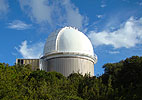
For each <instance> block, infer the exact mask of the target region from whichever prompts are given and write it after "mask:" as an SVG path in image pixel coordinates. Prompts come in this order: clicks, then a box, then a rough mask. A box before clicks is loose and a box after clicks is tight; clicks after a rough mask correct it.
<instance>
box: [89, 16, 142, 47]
mask: <svg viewBox="0 0 142 100" xmlns="http://www.w3.org/2000/svg"><path fill="white" fill-rule="evenodd" d="M88 36H89V38H90V39H91V41H92V43H93V45H94V46H99V45H112V46H113V47H114V48H122V47H125V48H130V47H134V46H136V44H142V18H140V19H137V20H136V19H134V18H133V17H131V18H129V19H128V20H127V21H126V22H125V23H124V24H123V25H121V26H120V28H119V29H117V30H114V31H112V32H111V31H105V30H104V31H102V32H95V31H91V32H89V35H88Z"/></svg>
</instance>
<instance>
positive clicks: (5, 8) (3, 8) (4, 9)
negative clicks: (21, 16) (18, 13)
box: [0, 0, 8, 16]
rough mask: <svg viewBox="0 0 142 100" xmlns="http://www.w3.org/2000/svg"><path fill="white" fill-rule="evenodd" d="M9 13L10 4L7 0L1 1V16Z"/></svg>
mask: <svg viewBox="0 0 142 100" xmlns="http://www.w3.org/2000/svg"><path fill="white" fill-rule="evenodd" d="M7 11H8V3H7V2H6V0H0V16H1V15H3V14H6V13H7Z"/></svg>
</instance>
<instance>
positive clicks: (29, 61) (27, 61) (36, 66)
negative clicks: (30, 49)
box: [16, 59, 39, 70]
mask: <svg viewBox="0 0 142 100" xmlns="http://www.w3.org/2000/svg"><path fill="white" fill-rule="evenodd" d="M16 64H21V65H22V64H23V65H28V64H30V65H32V70H36V69H39V59H16Z"/></svg>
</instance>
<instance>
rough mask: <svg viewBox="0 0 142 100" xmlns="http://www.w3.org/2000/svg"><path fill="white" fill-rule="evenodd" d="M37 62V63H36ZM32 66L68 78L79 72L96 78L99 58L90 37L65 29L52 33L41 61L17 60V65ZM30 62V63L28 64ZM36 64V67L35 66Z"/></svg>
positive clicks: (68, 28) (71, 29)
mask: <svg viewBox="0 0 142 100" xmlns="http://www.w3.org/2000/svg"><path fill="white" fill-rule="evenodd" d="M35 61H36V62H35ZM19 62H20V64H31V65H32V66H33V69H36V68H37V67H36V68H34V66H37V64H38V68H39V69H41V70H45V71H47V72H49V71H56V72H60V73H62V74H63V75H64V76H68V75H70V74H71V73H73V72H75V73H77V72H79V73H81V74H83V75H85V73H90V75H91V76H94V64H95V63H96V62H97V56H96V55H95V54H94V50H93V46H92V44H91V42H90V40H89V39H88V37H87V36H86V35H85V34H83V33H82V32H80V31H78V30H77V29H75V28H72V27H64V28H62V29H60V30H57V31H55V32H53V33H51V34H50V35H49V36H48V38H47V41H46V43H45V46H44V51H43V56H42V57H41V58H40V59H38V60H37V59H36V60H34V59H16V63H19ZM27 62H28V63H27ZM33 64H34V65H33Z"/></svg>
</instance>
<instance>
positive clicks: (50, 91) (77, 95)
mask: <svg viewBox="0 0 142 100" xmlns="http://www.w3.org/2000/svg"><path fill="white" fill-rule="evenodd" d="M103 68H104V70H105V73H104V74H103V75H102V76H99V77H95V76H93V77H91V76H90V75H89V74H86V75H84V76H83V75H81V74H79V73H72V74H70V75H69V76H68V77H64V76H63V75H62V74H61V73H57V72H45V71H40V70H36V71H32V70H31V66H30V65H14V66H9V65H8V64H5V63H0V99H1V100H142V96H141V95H142V57H138V56H133V57H131V58H127V59H126V60H123V61H120V62H118V63H108V64H105V65H104V66H103Z"/></svg>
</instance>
